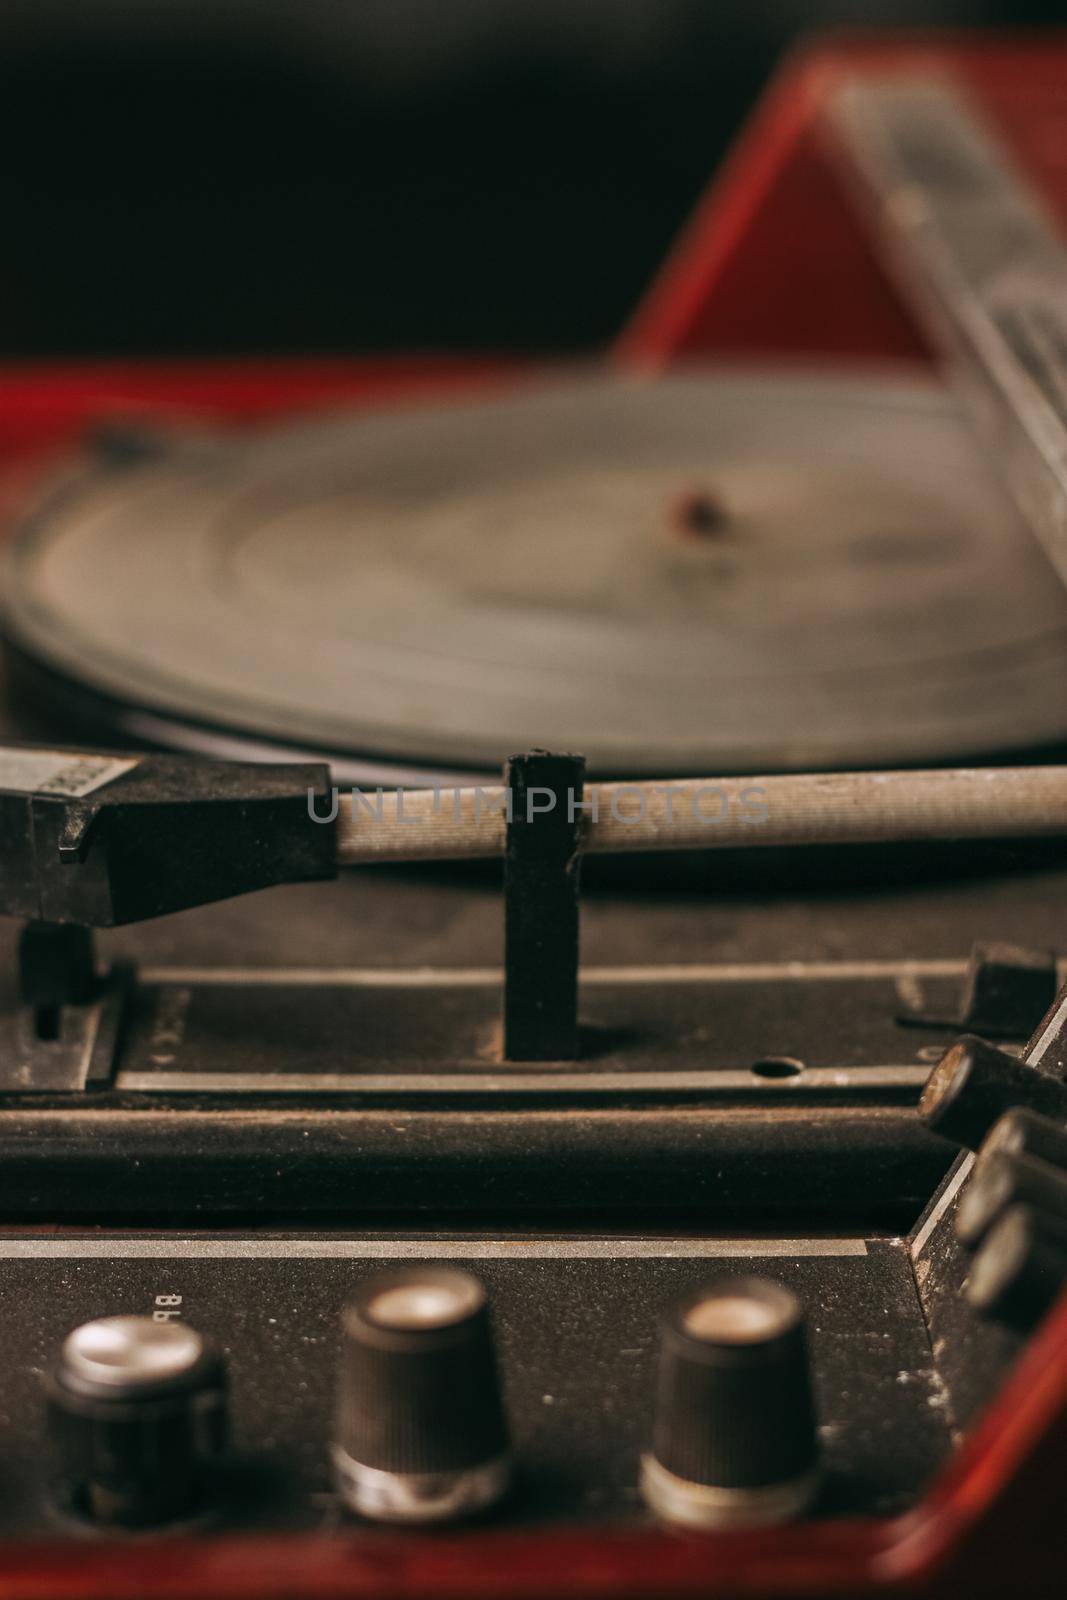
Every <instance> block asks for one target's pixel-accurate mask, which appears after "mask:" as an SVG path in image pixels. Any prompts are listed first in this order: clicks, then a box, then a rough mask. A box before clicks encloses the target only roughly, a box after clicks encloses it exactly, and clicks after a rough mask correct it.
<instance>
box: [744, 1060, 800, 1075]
mask: <svg viewBox="0 0 1067 1600" xmlns="http://www.w3.org/2000/svg"><path fill="white" fill-rule="evenodd" d="M750 1070H751V1071H752V1072H754V1073H755V1074H756V1077H757V1078H799V1076H800V1074H801V1073H802V1072H803V1071H804V1063H803V1061H798V1060H797V1058H796V1057H795V1056H764V1057H763V1058H762V1060H760V1061H754V1062H753V1063H752V1066H751V1069H750Z"/></svg>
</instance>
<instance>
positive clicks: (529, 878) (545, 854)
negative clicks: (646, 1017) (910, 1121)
mask: <svg viewBox="0 0 1067 1600" xmlns="http://www.w3.org/2000/svg"><path fill="white" fill-rule="evenodd" d="M584 776H585V758H584V757H583V756H572V755H550V754H549V753H548V752H547V751H544V750H532V751H530V752H529V753H528V754H526V755H519V756H512V757H511V759H510V760H509V761H508V763H507V766H506V768H505V773H504V781H505V783H506V785H507V791H508V804H509V810H508V822H507V846H506V851H505V862H504V902H505V905H504V1059H505V1060H506V1061H573V1060H574V1059H575V1057H576V1056H577V1055H578V1051H579V1035H578V917H579V874H580V867H581V829H582V816H583V812H582V809H581V805H582V798H583V782H584Z"/></svg>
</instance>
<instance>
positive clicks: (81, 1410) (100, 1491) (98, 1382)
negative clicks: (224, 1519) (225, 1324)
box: [47, 1317, 226, 1527]
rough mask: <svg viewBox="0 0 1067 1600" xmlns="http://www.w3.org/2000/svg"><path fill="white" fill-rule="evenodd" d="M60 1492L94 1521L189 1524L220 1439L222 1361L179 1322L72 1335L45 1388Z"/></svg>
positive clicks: (99, 1326)
mask: <svg viewBox="0 0 1067 1600" xmlns="http://www.w3.org/2000/svg"><path fill="white" fill-rule="evenodd" d="M47 1400H48V1419H49V1432H50V1435H51V1440H52V1444H53V1449H54V1453H55V1457H56V1463H55V1465H56V1470H57V1475H58V1478H59V1492H60V1497H61V1499H62V1500H63V1502H64V1503H65V1504H66V1505H67V1506H68V1507H69V1508H70V1509H73V1510H75V1511H77V1512H79V1513H80V1514H82V1515H84V1516H88V1517H91V1518H93V1520H94V1521H97V1522H104V1523H115V1524H121V1525H124V1526H129V1527H135V1526H138V1525H141V1526H143V1525H150V1524H157V1523H165V1522H172V1521H175V1520H176V1519H179V1518H182V1517H187V1516H190V1515H193V1514H194V1513H195V1512H197V1511H198V1510H199V1509H200V1507H201V1506H202V1505H203V1504H204V1502H205V1498H206V1494H207V1485H208V1476H209V1471H210V1467H211V1465H212V1464H213V1463H214V1462H215V1461H216V1459H217V1457H218V1456H219V1454H220V1453H221V1451H222V1449H223V1446H224V1444H225V1439H226V1385H225V1373H224V1370H223V1365H222V1360H221V1358H220V1356H219V1355H218V1353H217V1352H216V1351H215V1350H214V1349H213V1348H212V1347H211V1346H210V1345H209V1344H208V1342H207V1341H206V1340H205V1339H204V1338H203V1337H202V1336H201V1335H200V1334H199V1333H197V1332H196V1330H195V1329H193V1328H190V1327H189V1325H188V1324H187V1323H184V1322H156V1321H154V1320H153V1319H152V1318H151V1317H103V1318H101V1319H100V1320H99V1321H97V1322H86V1323H83V1324H82V1326H81V1327H79V1328H75V1329H74V1331H73V1333H71V1334H69V1335H68V1337H67V1339H66V1341H65V1342H64V1345H63V1349H62V1351H61V1353H60V1357H59V1361H58V1362H57V1364H56V1367H55V1369H54V1371H53V1372H52V1374H51V1376H50V1378H49V1380H48V1384H47Z"/></svg>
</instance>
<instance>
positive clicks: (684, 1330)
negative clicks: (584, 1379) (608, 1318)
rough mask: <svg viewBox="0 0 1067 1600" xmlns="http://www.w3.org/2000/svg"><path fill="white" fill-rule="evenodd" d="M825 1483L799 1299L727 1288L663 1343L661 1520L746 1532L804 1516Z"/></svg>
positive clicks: (658, 1420) (657, 1490) (647, 1462)
mask: <svg viewBox="0 0 1067 1600" xmlns="http://www.w3.org/2000/svg"><path fill="white" fill-rule="evenodd" d="M817 1485H818V1440H817V1433H816V1424H815V1410H814V1405H813V1401H812V1393H811V1380H810V1375H809V1370H808V1358H807V1345H806V1339H805V1334H804V1320H803V1316H802V1313H801V1309H800V1304H799V1302H798V1300H797V1298H796V1296H795V1295H794V1294H793V1293H792V1292H791V1291H790V1290H789V1289H786V1288H785V1287H784V1286H782V1285H781V1284H777V1283H771V1282H768V1281H767V1280H765V1279H762V1278H721V1279H717V1280H716V1281H715V1282H713V1283H711V1284H708V1285H707V1286H706V1287H705V1288H703V1289H700V1290H698V1291H696V1292H695V1293H693V1294H691V1295H689V1296H688V1297H687V1298H686V1299H685V1300H683V1301H682V1302H681V1303H680V1304H679V1305H678V1306H676V1307H675V1309H674V1310H673V1311H672V1312H671V1313H669V1314H668V1316H667V1317H666V1318H665V1319H664V1322H663V1325H662V1333H661V1343H660V1356H659V1371H658V1381H657V1388H656V1407H655V1419H654V1424H653V1432H652V1449H651V1452H650V1453H649V1454H648V1455H646V1456H645V1458H644V1461H643V1462H642V1471H641V1487H642V1492H643V1493H644V1496H645V1499H646V1500H647V1501H648V1503H649V1505H650V1506H651V1508H652V1510H653V1511H655V1512H656V1514H657V1515H658V1516H661V1517H663V1518H664V1519H666V1520H667V1521H670V1522H675V1523H680V1524H684V1525H687V1526H690V1527H703V1528H714V1527H743V1526H752V1525H756V1524H759V1523H767V1522H777V1521H782V1520H785V1519H786V1518H788V1517H791V1516H796V1515H797V1514H798V1513H799V1512H800V1511H802V1510H803V1509H804V1508H805V1507H806V1506H807V1505H808V1504H809V1503H810V1501H811V1500H812V1499H813V1498H814V1495H815V1492H816V1489H817Z"/></svg>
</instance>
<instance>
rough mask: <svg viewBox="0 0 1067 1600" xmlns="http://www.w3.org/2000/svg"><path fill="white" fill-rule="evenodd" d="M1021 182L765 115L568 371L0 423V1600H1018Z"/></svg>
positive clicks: (143, 376) (1032, 1352) (1033, 113)
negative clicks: (377, 1599) (662, 259)
mask: <svg viewBox="0 0 1067 1600" xmlns="http://www.w3.org/2000/svg"><path fill="white" fill-rule="evenodd" d="M1065 119H1067V44H1065V43H1064V42H1063V40H1062V39H1060V38H1058V37H1057V38H1052V39H1045V40H1038V39H1034V40H1026V41H1022V42H1018V41H1014V42H1013V41H1011V40H1005V41H1002V42H998V43H991V42H990V43H985V44H982V45H969V44H966V43H964V42H956V43H950V42H944V41H942V42H924V41H921V40H920V41H915V40H911V41H909V40H907V39H898V40H895V41H882V42H879V41H876V40H873V39H868V40H866V41H863V42H849V41H843V42H840V43H838V44H833V45H828V46H821V47H818V48H811V49H809V50H808V51H806V52H805V53H803V54H801V55H799V56H798V57H796V58H795V59H794V60H793V61H792V62H791V63H790V64H789V65H787V67H786V68H785V69H784V70H783V72H782V73H781V75H780V77H779V79H778V81H777V83H776V84H775V85H774V87H773V88H772V91H771V92H770V94H769V95H768V96H767V98H766V100H765V102H764V104H763V105H762V107H761V109H760V111H759V113H758V115H757V116H756V118H755V119H754V121H753V124H752V126H751V128H750V129H749V131H748V132H747V134H746V135H745V137H744V139H743V140H742V142H741V144H740V145H739V147H738V149H737V150H736V152H735V153H734V155H733V157H732V160H731V162H730V163H729V165H728V167H727V169H726V171H725V172H724V174H723V175H722V177H721V178H720V180H719V181H718V182H717V183H716V185H715V186H714V187H713V189H712V190H711V192H710V194H709V196H708V199H707V201H706V202H705V204H704V205H703V207H702V208H701V210H700V211H699V213H698V214H697V216H696V217H695V219H694V220H693V222H692V224H691V225H690V227H689V229H688V231H687V232H686V234H685V235H684V237H683V238H682V240H681V242H680V244H679V245H678V247H677V250H676V251H675V253H674V255H673V256H672V257H671V259H670V260H669V261H668V262H667V263H666V265H665V267H664V268H663V270H662V272H661V274H660V275H659V277H658V278H657V280H656V281H655V282H654V283H653V285H652V286H651V288H650V290H649V292H648V294H647V296H646V298H645V300H644V301H643V303H642V304H641V305H640V306H639V307H638V308H637V310H636V312H635V314H634V316H633V318H632V320H631V322H630V324H629V325H628V327H627V328H626V329H625V330H623V332H622V334H621V336H620V338H619V340H618V342H617V344H616V346H615V347H614V348H613V349H612V350H611V351H610V352H608V353H606V354H605V356H604V358H603V359H602V360H601V361H598V362H596V363H587V364H585V365H582V366H576V365H564V364H551V365H541V366H533V365H531V364H529V363H519V362H506V361H503V360H501V361H498V362H488V361H485V360H477V361H476V360H471V361H469V362H468V361H465V360H463V359H462V358H458V357H457V358H455V359H452V360H444V359H438V360H425V361H420V360H415V359H410V358H402V359H401V358H398V359H397V360H395V361H378V362H374V363H360V362H357V361H346V360H340V359H338V360H317V361H313V362H299V363H297V362H292V363H288V362H285V361H278V362H256V361H247V362H230V363H222V362H214V363H213V362H202V363H184V364H183V363H164V364H153V365H148V364H144V365H139V364H136V363H126V364H111V365H83V366H67V367H63V366H54V365H53V366H47V367H46V366H40V367H33V366H23V367H8V368H7V369H5V370H3V371H2V372H0V452H2V455H0V465H2V468H3V496H4V507H5V521H6V532H5V537H4V561H5V564H4V569H3V579H2V585H0V629H2V636H3V645H4V668H3V671H4V687H5V695H6V699H5V708H4V711H3V717H4V722H3V743H2V747H0V912H3V914H4V921H3V923H2V924H0V926H2V934H0V938H2V950H0V955H2V959H0V1206H2V1211H3V1221H2V1226H0V1305H2V1307H3V1311H2V1314H0V1327H2V1330H3V1350H4V1399H3V1406H2V1412H3V1418H4V1433H3V1440H4V1443H3V1450H2V1453H0V1491H2V1492H0V1592H2V1593H3V1594H4V1595H5V1596H7V1595H10V1596H12V1597H15V1596H27V1597H28V1596H37V1595H44V1594H48V1595H70V1596H74V1595H77V1596H80V1597H85V1600H88V1597H90V1596H94V1597H95V1596H105V1595H106V1596H130V1597H132V1596H135V1595H142V1594H145V1593H148V1592H151V1593H155V1594H160V1595H163V1594H166V1595H182V1596H185V1595H193V1594H198V1595H219V1596H233V1597H236V1596H239V1595H242V1596H243V1595H253V1594H254V1595H256V1596H259V1597H262V1600H268V1597H277V1600H281V1597H282V1596H288V1595H294V1594H298V1593H299V1594H301V1595H305V1596H309V1597H312V1596H314V1597H322V1600H326V1597H328V1596H329V1597H338V1600H339V1597H341V1596H346V1597H347V1596H351V1597H356V1596H372V1595H374V1596H377V1595H382V1596H384V1595H389V1596H414V1595H422V1594H425V1593H429V1592H432V1593H433V1594H434V1595H435V1596H438V1597H444V1596H456V1597H459V1596H464V1597H467V1596H473V1595H484V1596H488V1595H491V1594H492V1595H495V1594H504V1593H509V1594H510V1595H512V1596H519V1595H521V1596H530V1597H533V1596H542V1595H547V1594H549V1593H555V1594H567V1595H575V1596H578V1595H581V1596H592V1595H594V1594H595V1595H598V1596H612V1597H616V1596H618V1597H622V1596H652V1595H656V1596H679V1597H680V1596H683V1595H685V1596H697V1595H704V1594H707V1595H711V1594H716V1595H720V1596H725V1595H741V1594H745V1595H772V1594H774V1595H801V1594H808V1595H828V1594H838V1593H840V1594H844V1593H848V1594H857V1595H858V1594H864V1595H881V1594H890V1593H892V1594H897V1593H905V1592H907V1593H908V1594H911V1595H949V1594H953V1595H955V1594H960V1593H968V1594H994V1593H996V1594H1000V1593H1005V1592H1008V1590H1009V1589H1010V1590H1011V1591H1012V1592H1016V1593H1026V1594H1038V1593H1046V1592H1047V1593H1049V1594H1052V1593H1059V1592H1061V1591H1062V1585H1063V1572H1064V1564H1065V1562H1067V1543H1065V1540H1064V1534H1063V1517H1062V1513H1061V1511H1060V1507H1061V1505H1062V1500H1063V1487H1062V1485H1063V1465H1064V1459H1065V1456H1064V1451H1065V1441H1067V1301H1065V1300H1064V1299H1063V1297H1062V1295H1061V1294H1060V1290H1061V1288H1062V1287H1063V1285H1064V1283H1065V1282H1067V1083H1065V1081H1064V1080H1065V1076H1067V999H1065V998H1064V994H1065V993H1067V991H1065V990H1063V989H1062V988H1061V985H1062V983H1063V980H1064V978H1065V975H1067V974H1065V970H1064V959H1065V958H1067V941H1065V938H1064V932H1063V899H1064V892H1065V890H1067V866H1065V864H1064V841H1065V838H1067V589H1065V580H1067V532H1065V529H1067V378H1065V372H1067V368H1065V365H1064V363H1065V353H1067V247H1065V244H1064V240H1063V226H1064V215H1065V207H1067V177H1065V168H1064V164H1063V155H1062V150H1063V129H1064V127H1065V126H1067V121H1065ZM251 891H256V892H255V893H252V892H251Z"/></svg>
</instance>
